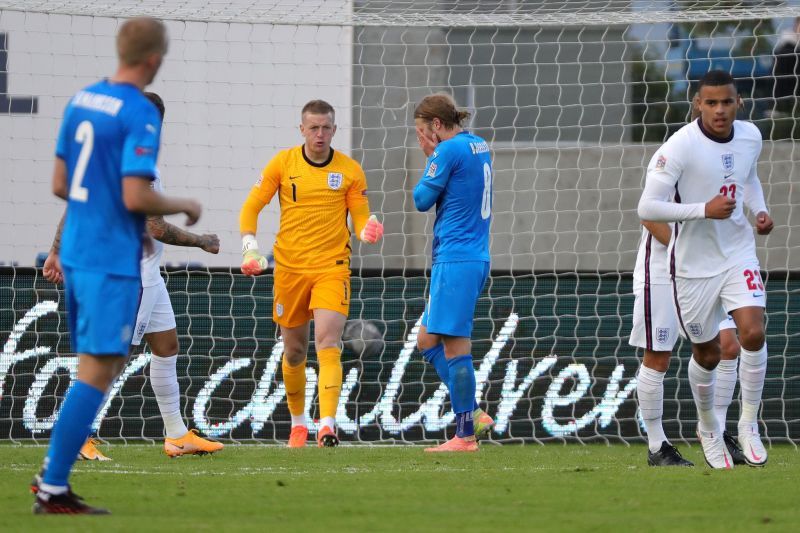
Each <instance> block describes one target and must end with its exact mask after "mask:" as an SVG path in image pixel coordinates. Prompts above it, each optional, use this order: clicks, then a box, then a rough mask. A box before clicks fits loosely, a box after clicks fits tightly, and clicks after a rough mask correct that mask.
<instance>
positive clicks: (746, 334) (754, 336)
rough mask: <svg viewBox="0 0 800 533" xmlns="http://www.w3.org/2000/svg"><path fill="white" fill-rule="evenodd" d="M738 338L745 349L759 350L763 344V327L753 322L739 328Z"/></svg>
mask: <svg viewBox="0 0 800 533" xmlns="http://www.w3.org/2000/svg"><path fill="white" fill-rule="evenodd" d="M739 340H740V341H741V343H742V346H743V347H744V348H745V349H746V350H750V351H756V350H760V349H761V347H762V346H764V340H765V334H764V327H763V326H762V325H760V324H754V325H748V326H745V327H744V328H739Z"/></svg>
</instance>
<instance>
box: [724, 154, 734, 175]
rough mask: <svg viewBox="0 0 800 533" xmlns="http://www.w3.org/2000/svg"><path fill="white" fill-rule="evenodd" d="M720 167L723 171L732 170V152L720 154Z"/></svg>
mask: <svg viewBox="0 0 800 533" xmlns="http://www.w3.org/2000/svg"><path fill="white" fill-rule="evenodd" d="M722 168H723V169H724V170H725V172H733V154H722Z"/></svg>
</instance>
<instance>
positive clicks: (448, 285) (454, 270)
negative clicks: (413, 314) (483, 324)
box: [422, 261, 489, 337]
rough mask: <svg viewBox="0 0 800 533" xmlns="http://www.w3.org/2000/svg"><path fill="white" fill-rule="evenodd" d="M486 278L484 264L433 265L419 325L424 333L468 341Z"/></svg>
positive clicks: (486, 271) (470, 262)
mask: <svg viewBox="0 0 800 533" xmlns="http://www.w3.org/2000/svg"><path fill="white" fill-rule="evenodd" d="M488 277H489V263H488V262H486V261H458V262H452V263H436V264H434V265H433V269H432V270H431V285H430V290H429V291H428V302H427V304H426V306H425V312H424V313H423V314H422V325H423V326H425V327H426V328H427V329H428V333H435V334H437V335H449V336H452V337H471V336H472V321H473V317H474V316H475V306H476V305H477V304H478V297H479V296H480V294H481V291H482V290H483V286H484V284H485V283H486V279H487V278H488Z"/></svg>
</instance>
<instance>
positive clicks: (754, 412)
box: [739, 342, 767, 428]
mask: <svg viewBox="0 0 800 533" xmlns="http://www.w3.org/2000/svg"><path fill="white" fill-rule="evenodd" d="M739 358H740V359H741V362H740V363H739V386H740V387H741V389H742V413H741V416H740V418H739V426H746V427H748V428H749V427H750V426H752V425H753V424H755V423H756V422H757V418H758V408H759V406H760V405H761V393H762V392H763V391H764V379H765V378H766V377H767V343H766V342H765V343H764V346H762V347H761V349H760V350H757V351H755V352H751V351H749V350H745V349H744V348H742V354H741V356H740V357H739Z"/></svg>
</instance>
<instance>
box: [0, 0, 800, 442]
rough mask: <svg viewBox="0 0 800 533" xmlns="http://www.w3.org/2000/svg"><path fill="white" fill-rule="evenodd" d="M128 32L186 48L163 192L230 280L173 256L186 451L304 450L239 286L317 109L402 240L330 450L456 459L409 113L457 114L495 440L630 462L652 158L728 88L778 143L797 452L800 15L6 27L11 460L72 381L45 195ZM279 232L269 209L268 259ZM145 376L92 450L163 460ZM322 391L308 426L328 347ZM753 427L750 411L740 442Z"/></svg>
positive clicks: (1, 179)
mask: <svg viewBox="0 0 800 533" xmlns="http://www.w3.org/2000/svg"><path fill="white" fill-rule="evenodd" d="M137 15H149V16H154V17H158V18H161V19H163V20H164V21H165V22H166V24H167V27H168V31H169V36H170V49H169V53H168V55H167V57H166V60H165V63H164V66H163V68H162V70H161V72H160V74H159V77H158V79H157V80H156V82H155V83H154V85H153V86H152V88H151V90H153V91H155V92H158V93H159V94H160V95H161V96H162V97H163V99H164V101H165V103H166V118H165V125H164V131H163V137H162V150H161V154H160V161H159V166H160V169H161V172H162V175H163V179H164V185H165V188H166V190H167V191H168V192H170V193H174V194H177V195H184V196H192V197H195V198H197V199H199V200H200V201H201V202H202V203H203V204H204V206H205V213H204V218H203V219H202V220H201V222H200V224H199V230H200V231H202V232H213V233H217V234H218V235H219V236H220V239H221V241H222V250H221V253H220V254H219V255H217V256H211V255H208V254H205V253H203V252H202V251H199V250H192V249H185V248H174V247H167V249H166V252H165V259H166V262H167V264H168V268H167V269H166V270H165V276H166V278H167V282H168V288H169V291H170V294H171V297H172V303H173V308H174V310H175V313H176V316H177V319H178V332H179V336H180V342H181V352H180V353H181V356H180V359H179V363H178V370H179V382H180V386H181V395H182V408H183V412H184V415H185V416H186V418H187V419H188V421H189V422H190V424H191V425H192V426H196V427H198V428H200V429H201V430H202V431H204V432H205V433H206V434H208V435H211V436H213V437H218V438H226V439H232V440H235V441H273V440H282V439H285V438H286V437H287V435H288V432H289V414H288V411H287V408H286V403H285V397H284V396H285V395H284V389H283V384H282V380H281V376H280V365H279V364H278V361H279V357H280V354H281V343H280V341H279V340H278V339H277V335H276V330H275V326H274V324H272V322H271V319H270V316H271V315H270V309H271V278H270V277H269V276H264V277H262V278H259V279H257V280H255V281H254V280H252V279H250V278H246V277H244V276H242V275H241V274H240V273H239V271H238V268H237V267H238V265H239V263H240V251H239V250H240V239H239V232H238V211H239V208H240V206H241V203H242V201H243V200H244V198H245V196H246V194H247V192H248V190H249V189H250V188H251V187H252V185H253V183H254V182H255V180H256V179H257V177H258V174H259V172H260V169H261V168H262V167H263V165H265V164H266V163H267V162H268V161H269V159H270V158H271V157H272V155H274V154H275V153H276V152H277V151H278V150H280V149H282V148H285V147H288V146H290V145H292V144H299V143H300V142H301V138H300V136H299V134H298V132H297V124H299V113H300V108H301V107H302V106H303V104H304V103H305V102H306V101H308V100H311V99H314V98H322V99H325V100H328V101H329V102H330V103H332V104H333V105H334V107H335V108H336V110H337V114H336V119H337V124H338V128H339V129H338V132H337V134H336V136H335V138H334V148H335V149H338V150H342V151H344V152H346V153H349V154H351V155H352V156H353V157H354V158H356V159H357V160H358V161H360V162H361V163H362V166H363V167H364V169H365V171H366V174H367V181H368V184H369V189H370V192H369V200H370V204H371V208H372V210H373V211H374V212H376V213H378V214H379V216H380V218H381V219H382V220H383V222H384V224H385V228H386V236H385V240H384V242H383V243H382V244H381V245H380V246H378V247H368V246H361V245H359V244H357V243H354V244H353V263H352V267H353V300H352V307H351V317H350V318H351V319H352V320H364V321H370V322H372V323H373V324H374V325H376V326H377V327H378V329H379V330H380V332H381V334H382V337H383V343H378V344H374V343H373V344H370V342H367V343H366V344H365V343H359V342H356V341H358V340H359V339H356V340H355V341H351V342H349V343H347V344H346V347H345V350H344V353H343V356H344V372H345V386H344V388H343V392H342V399H341V403H340V408H339V413H338V422H339V425H340V428H341V431H340V433H341V436H342V438H343V440H345V441H355V442H358V441H370V442H417V441H423V440H431V439H440V438H442V437H443V435H445V433H446V432H447V431H449V429H448V426H449V425H450V424H451V423H452V421H453V416H452V412H451V411H450V404H449V400H448V397H447V395H446V391H445V389H444V388H443V387H441V386H440V385H439V383H438V381H437V378H436V375H435V372H434V370H433V369H432V368H431V367H429V366H427V365H426V364H425V363H424V361H423V360H422V359H421V357H420V355H419V354H418V353H417V352H416V350H415V349H414V338H415V335H416V331H417V330H416V324H417V320H418V319H419V316H420V314H421V312H422V309H423V302H424V298H425V288H426V281H427V269H428V268H429V267H430V246H431V232H432V227H433V217H432V215H430V214H428V215H425V214H420V213H418V212H416V211H415V209H414V207H413V200H412V198H411V189H412V188H413V186H414V184H415V183H416V180H417V179H418V177H419V175H420V173H421V169H422V167H423V164H424V157H423V155H422V154H421V152H420V150H419V148H418V147H417V145H416V139H415V136H414V130H413V119H412V111H413V107H414V105H415V103H416V102H418V101H419V100H420V99H421V98H422V97H423V96H425V95H427V94H430V93H432V92H436V91H446V92H449V93H451V94H452V95H453V96H454V97H455V99H456V101H457V102H458V103H459V104H460V105H461V106H463V107H465V108H467V109H468V110H469V111H470V112H471V113H472V116H471V118H470V119H469V120H470V122H469V128H470V129H472V130H474V131H475V132H476V133H477V134H478V135H481V136H482V137H484V138H486V139H487V141H488V142H489V144H490V146H491V148H492V152H493V158H494V168H495V176H494V182H493V186H494V204H493V223H492V240H491V250H492V261H493V263H492V276H491V279H490V282H489V284H488V286H487V288H486V290H485V292H484V294H483V296H482V297H481V300H480V303H479V308H478V310H477V313H476V329H475V336H474V354H473V355H474V357H475V361H476V369H477V374H478V380H479V386H478V391H479V396H480V400H481V402H482V405H483V406H484V408H485V409H486V410H487V411H488V412H489V414H490V415H492V416H493V417H495V418H496V420H497V422H498V424H497V427H496V428H495V431H494V433H493V434H492V439H494V440H496V441H498V442H548V441H563V440H569V441H581V442H586V441H626V442H634V441H637V440H639V439H641V436H642V432H643V429H642V427H641V425H640V424H639V421H638V417H637V406H636V401H635V394H634V390H635V387H636V380H635V372H636V369H637V367H638V363H639V357H638V354H637V352H636V350H635V349H633V348H631V347H630V346H629V345H628V342H627V341H628V339H627V337H628V333H629V331H630V326H631V316H632V307H633V305H632V304H633V298H632V294H631V287H632V281H631V271H632V269H633V266H634V260H635V255H636V249H637V245H638V239H639V231H640V228H639V220H638V218H637V215H636V203H637V201H638V198H639V194H640V192H641V186H642V183H643V178H644V167H645V166H646V164H647V162H648V160H649V158H650V156H651V155H652V153H653V151H654V150H655V147H656V146H657V145H658V144H659V143H661V142H663V141H664V140H665V139H666V138H668V136H669V135H670V134H671V133H673V132H674V131H675V130H677V129H678V128H679V127H681V126H682V125H683V124H685V123H686V121H687V120H688V112H689V100H690V99H691V96H692V94H693V92H694V88H695V84H696V81H697V79H698V78H699V76H700V75H702V73H703V72H704V71H705V70H707V69H709V68H723V69H726V70H728V71H730V72H731V73H732V74H733V75H734V77H735V78H736V80H737V85H738V87H739V90H740V92H741V94H742V95H743V96H744V98H745V106H744V108H743V109H742V111H741V115H740V117H741V118H743V119H747V120H751V121H753V122H754V123H755V124H756V125H757V126H758V127H759V129H760V130H761V131H762V134H763V136H764V151H763V153H762V155H761V159H760V162H759V166H758V170H759V175H760V178H761V180H762V183H763V184H764V190H765V195H766V199H767V203H768V205H769V206H770V211H771V214H772V217H773V219H774V220H775V230H774V231H773V233H772V234H771V235H770V236H768V237H766V238H765V237H757V244H758V253H759V258H760V261H761V265H762V268H763V270H764V275H765V278H766V280H765V281H766V282H767V291H768V308H767V312H768V313H767V314H768V325H767V335H768V344H769V347H770V357H769V363H768V376H767V382H766V387H765V392H764V403H763V412H762V418H763V421H764V425H763V428H762V430H763V431H762V434H763V435H765V436H766V438H768V439H769V440H772V441H775V440H777V441H788V442H793V443H795V444H797V443H798V442H800V334H799V331H800V301H798V300H797V299H795V298H796V294H797V293H798V292H800V210H798V209H796V208H795V206H796V205H800V187H798V182H800V145H798V139H800V103H799V102H800V99H799V98H800V89H798V87H797V84H798V83H799V82H798V80H797V79H796V78H795V77H793V76H785V75H781V74H780V73H778V75H777V77H776V72H777V71H776V70H775V65H776V58H783V59H786V58H785V57H783V56H782V55H780V54H778V55H776V50H778V49H779V48H780V46H781V45H782V44H785V43H787V42H790V41H791V39H800V36H798V35H796V34H794V33H792V29H793V22H794V17H798V16H800V2H797V1H793V0H792V1H767V2H756V1H702V0H698V1H694V2H677V1H669V0H638V1H636V0H630V1H621V0H605V1H601V0H583V1H577V0H574V1H568V0H564V1H544V0H541V1H513V0H495V1H477V0H469V1H459V2H456V1H452V0H441V1H416V0H413V1H412V0H409V1H391V2H390V1H371V0H353V1H350V0H315V1H301V0H272V1H264V2H257V1H254V0H221V1H215V2H206V1H200V0H177V1H168V0H163V1H159V0H148V1H145V2H140V1H134V0H120V1H117V2H106V3H101V4H97V3H93V2H84V1H78V0H60V1H59V0H38V1H37V0H30V1H23V2H20V1H15V2H12V1H6V0H0V169H2V170H0V343H2V344H1V345H2V347H3V348H2V349H3V351H2V353H0V439H9V440H12V441H28V440H31V439H34V440H36V439H46V438H48V437H49V430H50V428H51V427H52V423H53V420H54V417H55V415H56V414H57V411H58V407H59V405H60V401H61V399H62V398H63V395H64V392H65V390H66V388H67V386H68V385H69V382H70V376H73V377H74V372H75V367H76V361H75V358H74V357H73V354H72V353H71V352H70V348H69V338H68V334H67V332H66V321H65V314H64V304H63V293H62V292H61V291H59V290H56V288H55V287H54V286H52V285H51V284H49V283H48V282H46V281H45V280H43V279H42V278H41V273H40V270H36V269H35V268H34V267H35V266H36V264H37V256H39V255H40V254H41V253H43V252H46V251H47V250H48V248H49V246H50V242H51V240H52V235H53V232H54V230H55V227H56V224H57V222H58V220H59V218H60V216H61V213H62V210H63V205H62V204H61V203H60V201H57V200H56V199H55V198H54V197H52V195H51V194H50V184H49V180H50V176H51V174H50V173H51V170H52V160H53V153H54V147H55V136H56V133H57V128H58V124H59V121H60V119H61V114H62V111H63V109H64V106H65V105H66V103H67V100H68V98H69V97H70V96H71V95H72V94H74V93H75V92H76V91H77V90H78V89H80V88H82V87H83V86H85V85H88V84H89V83H91V82H93V81H94V80H96V79H98V78H101V77H104V76H108V75H110V74H111V73H112V72H113V69H114V67H115V48H114V36H115V34H116V31H117V29H118V27H119V24H120V22H121V21H122V20H123V19H124V18H127V17H131V16H137ZM795 42H796V41H795ZM798 50H800V48H798ZM784 55H786V54H784ZM787 57H788V56H787ZM787 88H788V89H787ZM277 224H278V208H277V205H270V206H269V207H268V208H267V209H265V212H264V213H263V214H262V216H261V219H260V221H259V239H260V240H261V242H262V243H268V242H270V240H271V238H272V237H273V236H274V234H275V232H276V230H277ZM39 260H41V257H39ZM356 324H358V323H356ZM356 330H357V331H362V329H361V327H360V326H359V327H358V328H356ZM366 340H367V341H370V340H371V339H366ZM376 346H377V348H376ZM362 348H363V349H362ZM677 352H678V353H677V356H676V357H675V358H674V359H673V361H672V366H671V368H670V371H669V374H668V376H667V379H666V381H665V386H666V391H665V429H666V431H667V434H668V436H669V437H670V438H672V439H678V440H680V439H692V438H693V436H694V425H695V416H696V415H695V410H694V407H693V404H692V400H691V393H690V390H689V386H688V381H687V377H686V363H687V361H688V359H687V355H688V348H687V346H686V345H685V344H684V345H682V346H681V347H680V348H679V350H678V351H677ZM147 362H148V355H147V354H144V355H140V356H135V357H134V358H132V360H131V362H130V363H129V366H128V368H127V370H126V373H125V374H124V375H123V377H122V378H121V380H120V382H119V383H118V384H117V386H116V387H115V389H114V390H113V391H112V394H111V396H110V398H109V401H108V404H107V405H106V409H104V411H103V413H101V416H100V417H99V418H98V421H97V426H98V431H99V435H100V436H101V437H102V438H107V439H124V440H138V439H159V438H161V435H162V425H161V421H160V418H159V414H158V409H157V406H156V402H155V398H154V396H153V393H152V391H151V389H150V386H149V384H148V382H147V379H146V376H147V374H148V373H149V369H148V365H147ZM307 372H308V376H309V380H308V383H309V390H308V401H307V402H306V403H307V406H308V409H309V416H310V418H312V419H313V418H315V417H316V400H315V393H314V390H313V386H314V385H315V383H316V358H315V355H314V353H313V347H312V353H311V354H310V358H309V368H308V369H307ZM737 391H738V389H737ZM737 395H738V392H737ZM737 413H738V401H737V400H734V404H733V406H732V407H731V410H730V422H729V423H731V424H733V421H734V420H735V419H734V417H735V416H736V415H737Z"/></svg>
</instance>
